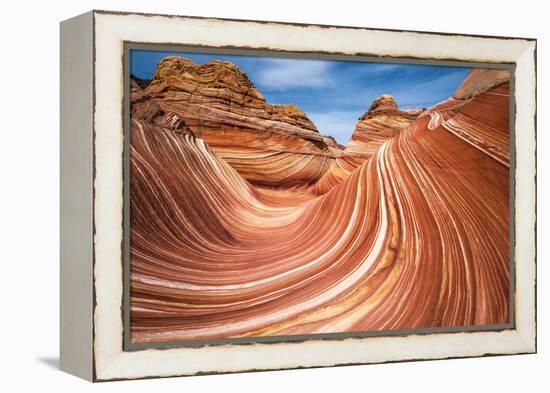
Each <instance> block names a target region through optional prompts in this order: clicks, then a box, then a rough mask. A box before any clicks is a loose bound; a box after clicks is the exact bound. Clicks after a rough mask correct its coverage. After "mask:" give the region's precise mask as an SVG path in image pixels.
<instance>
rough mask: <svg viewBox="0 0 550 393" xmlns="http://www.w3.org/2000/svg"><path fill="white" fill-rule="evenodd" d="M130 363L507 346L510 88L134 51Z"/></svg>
mask: <svg viewBox="0 0 550 393" xmlns="http://www.w3.org/2000/svg"><path fill="white" fill-rule="evenodd" d="M127 64H128V67H129V69H127V70H126V72H127V76H128V78H127V80H126V84H125V88H126V89H127V91H126V92H125V96H126V98H127V108H128V109H127V112H128V113H127V123H126V126H125V143H126V147H125V149H126V156H125V157H126V158H127V162H126V163H125V165H126V166H125V176H126V179H127V180H128V183H127V188H126V197H127V198H126V200H125V204H126V210H125V217H124V219H125V236H126V237H125V239H126V245H127V247H126V248H125V251H124V252H125V261H124V263H125V264H126V265H125V267H126V269H127V270H126V271H127V276H126V278H127V280H126V281H125V290H126V291H127V292H126V294H127V299H126V300H127V302H126V306H127V309H126V310H125V312H126V313H127V314H126V315H127V319H126V321H125V332H127V334H128V340H129V343H130V344H132V345H144V346H152V347H154V346H157V345H163V344H176V345H182V346H185V345H186V344H192V343H205V342H221V343H223V342H234V341H231V340H237V341H236V342H248V341H247V340H250V342H254V341H255V340H256V341H257V340H260V341H261V340H271V341H277V340H293V339H299V340H304V339H308V338H309V337H311V338H319V339H330V338H345V337H355V336H362V335H365V336H368V335H392V334H399V335H406V334H413V333H419V334H422V333H429V332H439V331H442V332H464V331H473V330H503V329H510V328H513V326H514V324H513V313H514V305H513V282H514V277H513V272H514V270H513V262H514V261H513V258H512V253H511V242H510V238H511V236H512V235H513V227H512V226H511V224H510V223H511V219H510V215H511V207H510V201H511V198H512V192H513V191H512V189H511V182H510V178H511V173H512V172H511V170H512V169H513V165H514V163H513V160H514V158H513V157H514V155H513V149H511V143H510V141H511V138H512V135H513V132H514V131H513V127H512V126H511V124H513V123H512V121H513V119H512V116H513V112H512V109H513V102H511V97H513V84H511V80H513V69H511V68H510V67H501V66H499V65H493V66H491V65H476V64H463V63H458V62H456V63H453V64H449V63H445V62H436V61H433V62H431V63H429V62H414V61H405V60H399V59H369V58H366V59H361V58H359V59H346V58H335V57H333V58H331V57H319V58H313V57H307V56H302V57H300V56H298V55H288V54H287V55H284V54H273V53H272V54H269V53H267V54H266V53H232V52H230V51H227V52H220V51H216V50H214V49H212V50H202V51H192V50H174V49H173V48H172V49H169V50H168V49H163V48H158V47H157V48H155V47H151V48H148V47H146V46H143V47H137V48H132V49H131V50H129V59H128V62H127Z"/></svg>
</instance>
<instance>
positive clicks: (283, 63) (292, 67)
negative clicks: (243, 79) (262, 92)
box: [257, 59, 333, 90]
mask: <svg viewBox="0 0 550 393" xmlns="http://www.w3.org/2000/svg"><path fill="white" fill-rule="evenodd" d="M330 66H331V64H330V63H328V62H325V61H318V60H296V59H269V60H266V61H265V67H263V68H262V69H261V70H260V72H259V74H258V75H257V81H258V85H259V86H260V87H261V88H268V89H272V90H287V89H291V88H296V87H320V86H326V85H332V84H333V82H332V80H331V78H330V72H329V69H330Z"/></svg>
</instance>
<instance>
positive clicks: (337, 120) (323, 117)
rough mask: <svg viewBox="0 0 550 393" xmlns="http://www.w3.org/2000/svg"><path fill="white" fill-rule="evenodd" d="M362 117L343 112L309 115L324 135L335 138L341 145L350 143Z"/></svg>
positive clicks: (353, 113)
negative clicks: (358, 120)
mask: <svg viewBox="0 0 550 393" xmlns="http://www.w3.org/2000/svg"><path fill="white" fill-rule="evenodd" d="M361 115H362V113H357V112H343V111H342V112H341V111H331V112H325V113H307V116H308V117H309V118H310V120H311V121H312V122H313V123H314V124H315V126H316V127H317V129H318V130H319V132H320V133H321V134H322V135H330V136H333V137H334V138H335V139H336V141H337V142H338V143H340V144H341V145H346V144H347V143H348V142H349V140H350V138H351V134H353V130H354V129H355V125H356V123H357V119H358V118H359V116H361Z"/></svg>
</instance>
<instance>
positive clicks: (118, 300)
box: [92, 12, 536, 380]
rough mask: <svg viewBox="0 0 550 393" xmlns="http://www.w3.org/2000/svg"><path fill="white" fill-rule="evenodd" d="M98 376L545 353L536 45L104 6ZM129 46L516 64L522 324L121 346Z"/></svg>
mask: <svg viewBox="0 0 550 393" xmlns="http://www.w3.org/2000/svg"><path fill="white" fill-rule="evenodd" d="M93 19H94V27H93V29H94V31H93V40H94V42H93V43H94V48H95V49H94V54H95V68H94V89H95V97H94V101H95V110H94V132H95V140H94V154H95V156H94V160H95V178H94V198H95V199H94V212H93V214H94V223H95V235H94V256H95V258H94V259H95V261H94V293H95V302H96V303H95V309H94V315H93V318H94V337H93V357H94V358H93V360H92V361H93V367H94V377H93V379H94V380H111V379H132V378H144V377H154V376H178V375H192V374H197V373H218V372H238V371H246V370H271V369H286V368H295V367H323V366H333V365H342V364H356V363H379V362H389V361H402V360H413V359H440V358H448V357H469V356H482V355H491V354H516V353H533V352H535V351H536V321H535V319H536V315H535V314H536V310H535V285H536V261H535V258H536V256H535V221H536V214H535V207H536V192H535V191H536V190H535V187H536V184H535V173H536V167H535V165H536V163H535V148H536V131H535V114H536V102H535V88H536V80H535V75H536V70H535V67H536V65H535V54H536V41H534V40H527V39H504V38H486V37H474V36H460V35H443V34H435V33H416V32H397V31H385V30H371V29H357V28H346V27H337V28H334V27H325V26H302V25H291V24H280V23H264V22H254V21H231V20H219V19H206V18H190V17H171V16H157V15H140V14H117V13H108V12H94V13H93ZM125 41H131V42H141V43H175V44H180V43H181V44H186V45H197V46H201V45H202V46H212V47H215V46H234V47H251V48H262V49H274V50H284V51H299V52H309V51H312V52H315V51H317V52H336V53H339V54H350V55H354V54H371V55H379V56H390V57H413V58H431V59H446V60H449V59H452V60H464V61H478V62H506V63H516V72H515V77H516V81H515V99H516V116H515V129H516V136H520V137H516V144H515V149H516V176H515V181H516V190H517V192H516V193H515V198H516V200H515V213H516V215H515V230H516V239H515V246H516V247H515V261H516V272H515V273H516V282H515V285H516V295H515V305H516V311H515V316H516V321H515V322H516V328H515V330H506V331H501V332H468V333H437V334H428V335H412V336H406V337H369V338H350V339H345V340H336V341H330V340H324V341H321V340H311V341H307V342H304V343H270V344H260V343H257V344H253V345H229V344H228V345H220V346H213V347H200V348H173V349H162V350H159V349H146V350H139V351H132V352H125V351H123V317H122V313H121V304H122V295H123V287H122V286H123V264H122V252H121V244H122V237H123V228H122V222H123V209H122V206H123V190H122V184H123V173H122V169H123V164H122V158H123V118H122V116H123V110H122V105H123V94H124V86H123V78H122V76H123V50H124V45H123V43H124V42H125Z"/></svg>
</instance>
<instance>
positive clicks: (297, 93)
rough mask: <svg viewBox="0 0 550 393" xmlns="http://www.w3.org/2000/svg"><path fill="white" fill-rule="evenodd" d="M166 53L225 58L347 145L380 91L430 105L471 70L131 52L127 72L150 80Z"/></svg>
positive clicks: (410, 103)
mask: <svg viewBox="0 0 550 393" xmlns="http://www.w3.org/2000/svg"><path fill="white" fill-rule="evenodd" d="M166 56H182V57H187V58H190V59H192V60H193V61H195V62H196V63H205V62H208V61H210V60H214V59H217V60H226V61H231V62H233V63H235V64H236V65H238V66H239V67H240V68H241V69H242V70H244V72H246V74H247V75H248V77H249V78H250V80H251V81H252V82H253V83H254V84H255V85H256V87H258V88H259V89H260V91H261V92H262V94H263V95H264V96H265V98H266V100H267V102H270V103H272V104H286V103H292V104H294V105H296V106H298V107H299V108H301V109H302V110H304V111H305V112H306V114H307V115H308V117H309V118H310V119H311V120H312V121H313V122H314V123H315V125H316V126H317V129H318V130H319V132H320V133H321V134H324V135H332V136H333V137H335V138H336V140H337V141H338V142H339V143H341V144H344V145H345V144H346V143H347V142H348V140H349V138H350V137H351V134H352V133H353V130H354V128H355V123H356V122H357V119H358V118H359V117H360V116H361V115H362V114H363V113H365V111H366V110H367V109H368V108H369V106H370V104H371V103H372V101H373V100H374V99H375V98H376V97H378V96H380V95H381V94H385V93H386V94H391V95H393V96H394V97H395V100H396V102H397V105H398V106H399V108H402V109H407V108H419V107H429V106H431V105H434V104H436V103H438V102H440V101H442V100H444V99H446V98H448V97H449V96H451V95H452V94H453V93H454V91H455V90H456V88H457V87H458V86H459V85H460V83H461V82H462V81H463V80H464V78H465V77H466V75H467V74H468V72H469V70H470V69H469V68H466V67H447V66H431V65H430V66H428V65H415V64H397V63H370V62H358V61H334V60H312V59H293V58H273V57H263V56H244V55H226V54H215V53H213V54H205V53H190V52H164V51H149V50H132V51H131V59H130V72H131V74H133V75H135V76H137V77H139V78H142V79H150V78H152V76H153V74H154V72H155V69H156V66H157V64H158V62H159V61H160V60H161V59H163V58H164V57H166Z"/></svg>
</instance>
